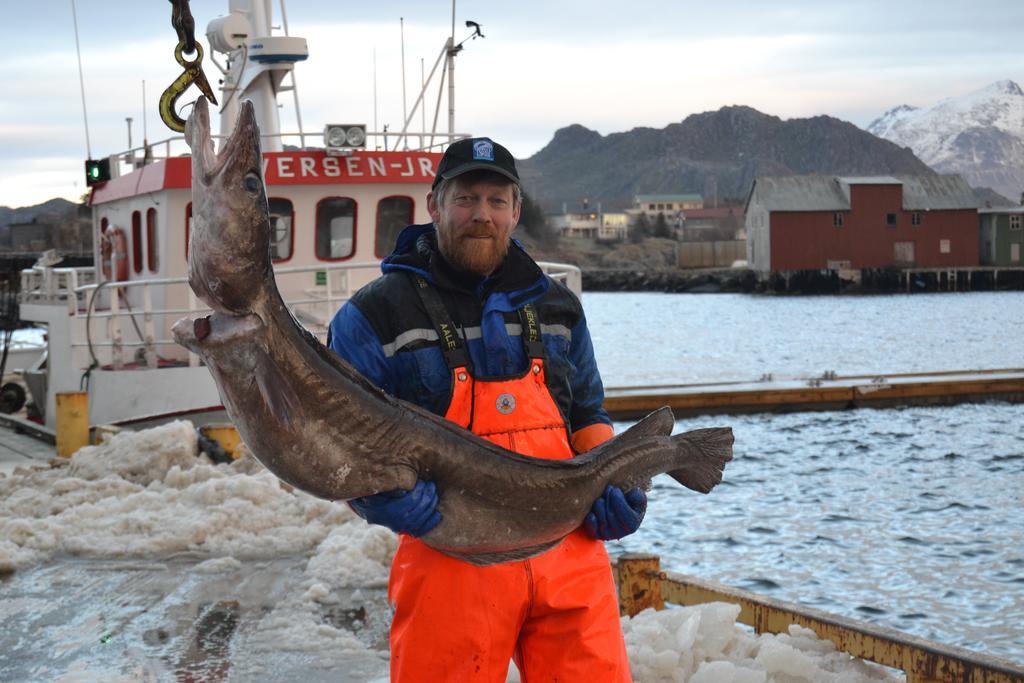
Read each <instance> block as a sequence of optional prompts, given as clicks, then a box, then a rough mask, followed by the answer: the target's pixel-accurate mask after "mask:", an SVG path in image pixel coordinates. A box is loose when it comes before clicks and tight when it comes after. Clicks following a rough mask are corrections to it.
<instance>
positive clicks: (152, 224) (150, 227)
mask: <svg viewBox="0 0 1024 683" xmlns="http://www.w3.org/2000/svg"><path fill="white" fill-rule="evenodd" d="M157 244H158V240H157V236H156V209H154V208H152V207H150V208H149V209H148V210H147V211H146V266H147V267H148V268H149V272H151V273H155V272H157V270H159V269H160V260H159V258H158V257H157V251H156V250H157Z"/></svg>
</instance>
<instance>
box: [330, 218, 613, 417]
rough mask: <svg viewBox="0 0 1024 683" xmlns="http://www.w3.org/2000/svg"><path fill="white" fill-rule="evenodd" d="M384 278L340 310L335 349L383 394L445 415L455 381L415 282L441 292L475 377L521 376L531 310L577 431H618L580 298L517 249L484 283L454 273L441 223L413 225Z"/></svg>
mask: <svg viewBox="0 0 1024 683" xmlns="http://www.w3.org/2000/svg"><path fill="white" fill-rule="evenodd" d="M381 270H382V271H383V273H384V275H383V276H382V277H380V278H378V279H376V280H374V281H373V282H371V283H370V284H368V285H366V286H365V287H363V288H362V289H360V290H359V291H358V292H356V294H355V295H354V296H353V297H352V298H351V299H350V300H349V301H348V302H347V303H346V304H345V305H344V306H342V308H341V309H340V310H339V311H338V313H337V314H336V315H335V316H334V319H333V320H332V321H331V325H330V328H329V330H328V335H327V337H328V338H327V344H328V346H329V347H330V348H331V349H332V350H333V351H334V352H335V353H337V354H338V355H340V356H341V357H342V358H344V359H345V360H347V361H348V362H349V363H351V364H352V365H353V366H354V367H355V368H356V369H357V370H358V371H359V372H361V373H362V374H363V375H364V376H365V377H366V378H367V379H369V380H370V381H371V382H373V383H374V384H376V385H377V386H379V387H381V388H382V389H384V391H386V392H388V393H389V394H392V395H393V396H397V397H398V398H401V399H404V400H406V401H409V402H411V403H415V404H417V405H419V406H421V407H423V408H426V409H427V410H430V411H432V412H434V413H436V414H438V415H442V416H443V415H444V414H445V412H446V411H447V409H448V404H449V402H450V399H451V395H452V377H451V372H450V370H449V367H448V365H447V363H446V361H445V357H444V354H443V353H442V351H441V347H440V344H439V340H438V334H437V332H436V331H435V327H434V324H433V322H432V321H431V319H430V316H429V315H428V314H427V311H426V308H425V306H424V304H423V303H422V300H421V298H420V297H419V296H418V295H417V293H416V290H415V289H414V277H411V276H420V277H422V278H424V279H425V280H427V281H428V282H429V283H431V284H432V285H434V287H435V289H436V291H437V292H438V293H439V294H440V296H441V299H442V301H443V302H444V305H445V308H446V309H447V311H448V313H449V314H450V316H451V318H452V321H453V322H454V323H455V325H456V326H457V327H458V328H459V332H460V336H461V337H462V339H463V342H464V343H465V345H466V347H467V350H468V352H469V358H470V369H471V372H472V373H473V376H474V377H476V378H478V379H481V380H497V379H505V378H509V377H515V376H519V375H522V374H523V373H524V372H526V370H527V367H528V364H529V359H528V358H527V357H526V352H525V350H524V345H523V343H522V340H521V338H520V333H521V330H522V326H521V324H520V318H519V315H518V312H517V311H518V309H520V308H521V307H523V306H524V305H526V304H529V303H532V304H533V306H534V308H535V309H536V311H537V317H538V318H539V319H540V322H541V337H542V341H543V344H544V352H545V356H546V360H545V368H546V375H547V382H548V388H549V390H550V391H551V395H552V396H553V398H554V400H555V403H556V405H557V406H558V409H559V410H560V411H561V413H562V417H563V418H564V419H565V422H566V425H567V426H568V427H569V429H570V431H571V432H576V431H578V430H580V429H582V428H584V427H588V426H590V425H592V424H595V423H599V422H603V423H606V424H610V420H609V418H608V414H607V413H606V412H605V410H604V408H603V406H602V404H603V403H604V387H603V386H602V384H601V376H600V374H599V373H598V370H597V363H596V362H595V361H594V349H593V345H592V344H591V341H590V333H589V331H588V330H587V323H586V319H585V318H584V315H583V307H582V306H581V305H580V302H579V299H577V298H576V296H575V295H574V294H573V293H572V292H570V291H569V290H568V289H567V288H566V287H565V286H563V285H561V284H559V283H557V282H554V281H553V280H551V278H549V277H548V276H547V275H545V274H544V273H543V272H542V271H541V269H540V267H539V266H538V265H537V264H536V262H534V260H533V259H532V258H530V257H529V255H527V253H526V252H525V251H524V250H523V248H522V247H521V246H520V245H519V243H518V242H516V241H514V240H513V242H512V244H511V246H510V247H509V252H508V256H507V257H506V259H505V262H504V263H503V264H502V265H501V266H500V267H499V268H498V270H497V271H495V272H494V273H493V274H492V275H491V276H489V277H486V278H481V277H479V276H476V275H472V274H467V273H464V272H461V271H457V270H455V269H453V268H452V267H451V266H450V265H448V263H447V262H446V261H445V260H444V259H443V258H442V257H441V255H440V253H439V252H438V250H437V242H436V232H435V230H434V226H433V224H426V225H410V226H408V227H407V228H405V230H403V231H402V233H401V234H400V235H399V237H398V241H397V244H396V247H395V250H394V252H392V254H391V255H390V256H388V257H387V258H386V259H384V262H383V263H382V264H381Z"/></svg>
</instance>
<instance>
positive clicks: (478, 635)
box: [328, 138, 647, 683]
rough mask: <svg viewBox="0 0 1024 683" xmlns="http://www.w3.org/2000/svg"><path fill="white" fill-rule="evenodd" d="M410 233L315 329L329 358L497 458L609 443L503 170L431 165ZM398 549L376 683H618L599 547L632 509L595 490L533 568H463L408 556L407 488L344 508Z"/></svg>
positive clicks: (579, 331) (473, 152) (582, 338)
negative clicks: (387, 672) (423, 204)
mask: <svg viewBox="0 0 1024 683" xmlns="http://www.w3.org/2000/svg"><path fill="white" fill-rule="evenodd" d="M427 208H428V210H429V213H430V216H431V218H432V220H433V223H432V224H426V225H411V226H409V227H407V228H406V229H405V230H404V231H403V232H402V233H401V235H400V236H399V237H398V240H397V245H396V247H395V250H394V252H393V253H392V254H391V255H390V256H388V257H387V258H386V259H385V260H384V262H383V264H382V270H383V272H384V275H383V277H381V278H379V279H378V280H376V281H374V282H373V283H371V284H369V285H367V286H366V287H364V288H363V289H361V290H360V291H359V292H358V293H357V294H356V295H355V296H354V297H353V298H352V299H351V301H349V302H348V303H347V304H345V306H344V307H342V309H341V310H340V311H339V312H338V314H337V315H336V316H335V318H334V320H333V321H332V323H331V326H330V335H329V337H330V338H329V342H328V343H329V345H330V347H331V348H332V349H333V350H334V351H335V352H336V353H338V354H339V355H340V356H342V357H343V358H344V359H345V360H347V361H348V362H350V363H351V364H352V365H353V366H354V367H355V368H356V369H358V370H359V371H360V372H361V373H362V374H363V375H364V376H365V377H366V378H368V379H369V380H370V381H372V382H373V383H375V384H376V385H377V386H379V387H381V388H382V389H384V390H385V391H386V392H388V393H390V394H392V395H394V396H396V397H398V398H401V399H404V400H406V401H409V402H412V403H415V404H417V405H419V406H421V407H423V408H426V409H427V410H430V411H432V412H434V413H436V414H438V415H442V416H444V417H446V418H447V419H449V420H451V421H453V422H455V423H457V424H459V425H460V426H462V427H464V428H466V429H468V430H470V431H472V432H473V433H475V434H477V435H479V436H481V437H483V438H485V439H487V440H489V441H492V442H493V443H496V444H498V445H500V446H502V447H504V448H507V449H508V450H511V451H514V452H516V453H520V454H523V455H526V456H532V457H535V458H541V459H555V460H559V459H569V458H572V457H573V456H575V455H577V454H578V453H582V452H585V451H587V450H590V449H591V448H593V447H595V446H597V445H598V444H601V443H602V442H604V441H606V440H608V439H610V438H611V437H612V435H613V432H612V427H611V424H610V420H609V418H608V415H607V413H606V412H605V411H604V409H603V408H602V403H603V399H604V390H603V387H602V384H601V378H600V375H599V373H598V370H597V366H596V363H595V360H594V354H593V347H592V345H591V341H590V334H589V332H588V330H587V326H586V320H585V318H584V316H583V310H582V307H581V305H580V302H579V301H578V299H577V298H576V297H575V296H574V295H573V294H572V293H571V292H569V291H568V290H567V289H566V288H565V287H563V286H562V285H560V284H557V283H555V282H553V281H552V280H551V279H550V278H548V277H547V276H546V275H544V274H543V272H542V271H541V269H540V268H539V266H538V265H537V264H536V263H535V262H534V261H533V259H531V258H530V257H529V256H528V255H527V254H526V252H525V251H524V250H523V249H522V247H521V246H520V245H519V244H518V243H517V242H515V241H513V240H512V239H511V233H512V231H513V229H514V228H515V226H516V224H517V222H518V220H519V215H520V209H521V189H520V183H519V175H518V172H517V170H516V166H515V161H514V159H513V157H512V155H511V154H510V153H509V152H508V150H506V149H505V148H504V147H502V146H501V145H499V144H497V143H494V142H493V141H491V140H489V139H487V138H472V139H467V140H461V141H459V142H456V143H454V144H453V145H451V146H450V147H449V148H448V151H447V152H446V153H445V155H444V157H443V158H442V160H441V162H440V164H439V166H438V170H437V176H436V178H435V181H434V185H433V188H432V191H431V192H430V193H429V194H428V195H427ZM351 504H352V506H353V508H355V510H356V511H357V512H358V513H359V514H360V515H361V516H363V517H364V518H366V520H367V521H369V522H371V523H375V524H382V525H384V526H387V527H388V528H390V529H392V530H393V531H395V532H397V533H399V534H400V535H401V540H400V544H399V549H398V552H397V554H396V555H395V559H394V562H393V564H392V568H391V577H390V581H389V587H388V592H389V597H390V599H391V601H392V603H393V604H394V605H395V615H394V620H393V623H392V627H391V678H392V680H393V681H397V682H399V683H401V682H403V681H423V680H432V681H433V680H436V681H442V680H443V681H455V680H458V681H469V680H472V681H504V680H505V677H506V675H507V670H508V662H509V659H514V660H515V661H516V664H517V666H518V668H519V670H520V672H521V674H522V680H523V681H529V682H531V683H532V682H533V681H541V680H551V681H553V680H559V681H580V680H586V681H588V682H590V683H598V682H603V681H628V680H630V675H629V663H628V661H627V659H626V651H625V646H624V644H623V640H622V632H621V628H620V626H619V616H618V603H617V600H616V596H615V588H614V584H613V581H612V575H611V569H610V565H609V561H608V556H607V553H606V552H605V549H604V546H603V544H602V541H604V540H615V539H619V538H622V537H624V536H626V535H628V534H631V533H633V532H634V531H636V530H637V528H639V526H640V523H641V521H642V520H643V517H644V512H645V509H646V505H647V499H646V496H645V495H644V493H643V491H642V490H640V489H638V488H637V489H632V490H630V491H627V492H623V491H622V490H621V489H619V488H616V487H615V486H611V485H609V486H608V487H607V488H606V489H605V491H604V494H603V495H602V496H600V497H599V498H598V499H597V500H596V501H594V503H593V507H592V509H591V512H590V514H588V515H587V517H586V519H585V521H584V523H583V526H582V527H581V528H579V529H577V530H576V531H575V532H573V533H571V534H570V535H569V536H567V537H566V538H565V539H564V540H563V541H562V542H561V543H558V544H557V545H555V546H554V547H552V548H551V549H550V550H547V551H546V552H544V553H542V554H540V555H537V556H536V557H532V558H530V559H525V560H522V559H514V560H510V561H507V562H500V563H497V564H491V565H490V566H477V565H475V564H470V563H469V562H465V561H462V560H460V559H456V558H454V557H451V556H450V555H447V554H443V553H441V552H438V551H437V550H435V549H433V548H431V547H429V546H427V545H426V544H425V543H423V542H421V541H420V540H418V537H420V536H422V535H424V534H426V533H427V532H429V531H430V530H431V529H433V528H434V527H435V526H436V525H437V524H438V523H439V522H440V521H441V513H440V512H439V511H438V504H439V498H438V493H437V490H436V487H435V484H434V483H433V482H430V481H424V480H422V479H420V480H418V481H417V482H416V485H415V486H414V487H413V488H412V489H411V490H396V491H390V492H385V493H379V494H377V495H373V496H365V497H362V498H356V499H354V500H352V501H351Z"/></svg>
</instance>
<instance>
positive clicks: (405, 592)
mask: <svg viewBox="0 0 1024 683" xmlns="http://www.w3.org/2000/svg"><path fill="white" fill-rule="evenodd" d="M432 294H433V295H434V296H436V292H432ZM434 296H431V295H429V294H428V295H425V296H424V299H428V298H429V299H432V301H431V302H429V303H428V310H431V309H433V310H432V317H433V318H434V319H435V325H436V323H437V322H438V320H437V316H438V315H439V312H438V311H439V309H437V304H440V303H441V302H440V298H439V297H437V298H434ZM522 319H523V339H524V343H525V344H526V347H527V351H528V355H529V356H530V364H529V367H528V368H527V371H526V372H525V373H524V374H523V375H522V376H521V377H516V378H512V379H504V380H500V381H483V380H478V379H475V378H474V377H473V375H472V373H471V372H470V370H469V367H468V360H467V359H468V356H467V355H465V354H464V353H463V354H452V355H450V354H448V353H446V357H448V358H449V367H450V368H451V371H452V384H453V391H452V399H451V403H450V404H449V406H448V410H447V412H446V414H445V417H447V418H448V419H449V420H452V421H453V422H456V423H457V424H459V425H461V426H463V427H465V428H467V429H469V430H470V431H472V432H473V433H474V434H478V435H479V436H481V437H483V438H485V439H488V440H489V441H492V442H494V443H496V444H498V445H500V446H503V447H505V448H507V449H509V450H512V451H515V452H517V453H521V454H523V455H529V456H533V457H537V458H552V459H567V458H571V457H573V455H574V451H573V448H572V446H570V444H569V439H568V432H567V429H566V425H565V423H564V421H563V419H562V416H561V413H560V412H559V410H558V407H557V406H556V405H555V401H554V399H553V398H552V396H551V393H550V392H549V391H548V388H547V384H546V382H545V370H544V353H543V345H542V343H541V342H540V338H539V323H538V322H537V320H536V316H535V314H534V313H533V311H532V307H527V309H526V313H525V314H524V315H523V316H522ZM448 323H449V324H450V321H448ZM452 329H453V328H452ZM460 342H461V340H456V346H461V343H460ZM459 361H461V364H459ZM593 427H594V428H586V429H584V430H581V432H580V433H578V434H577V435H576V436H581V437H584V440H589V441H591V443H589V444H588V447H589V446H594V445H596V444H597V443H600V441H602V440H604V439H606V438H608V437H610V436H611V434H612V432H611V428H610V427H608V426H607V425H603V424H602V425H594V426H593ZM586 432H590V434H589V435H587V434H585V433H586ZM574 441H575V442H576V445H577V447H578V448H579V447H580V441H581V440H580V439H574ZM388 597H389V599H390V600H391V603H392V604H393V605H394V606H395V615H394V619H393V621H392V625H391V680H392V681H393V682H395V683H409V682H411V681H430V682H434V681H437V682H440V681H474V682H475V681H489V682H494V683H503V682H504V681H505V679H506V676H507V672H508V664H509V660H510V659H515V662H516V665H517V666H518V668H519V671H520V674H521V678H522V681H523V683H539V682H541V681H564V682H566V683H570V682H575V681H585V682H586V683H610V682H616V683H618V682H621V681H627V682H628V681H630V675H629V662H628V660H627V658H626V648H625V644H624V642H623V638H622V629H621V627H620V625H619V609H618V601H617V599H616V594H615V586H614V583H613V580H612V574H611V568H610V565H609V561H608V554H607V553H606V552H605V549H604V544H603V543H602V542H601V541H598V540H595V539H593V538H591V537H590V536H588V535H587V534H586V533H585V532H584V531H583V530H582V529H577V530H576V531H575V532H573V533H572V534H570V535H569V536H568V537H567V538H566V539H565V540H564V541H562V542H561V543H560V544H558V545H557V546H556V547H554V548H552V549H551V550H548V551H547V552H545V553H543V554H542V555H539V556H537V557H533V558H531V559H529V560H521V561H515V562H506V563H502V564H497V565H492V566H489V567H478V566H475V565H471V564H469V563H467V562H463V561H461V560H457V559H455V558H452V557H449V556H447V555H444V554H442V553H440V552H438V551H436V550H433V549H432V548H430V547H428V546H427V545H426V544H424V543H423V542H421V541H419V540H417V539H415V538H413V537H411V536H407V535H404V534H403V535H402V536H401V537H400V543H399V547H398V552H397V553H396V554H395V558H394V560H393V562H392V565H391V578H390V581H389V584H388Z"/></svg>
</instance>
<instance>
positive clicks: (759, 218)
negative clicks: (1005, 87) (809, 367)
mask: <svg viewBox="0 0 1024 683" xmlns="http://www.w3.org/2000/svg"><path fill="white" fill-rule="evenodd" d="M745 213H746V221H745V222H746V228H747V261H748V264H749V266H750V268H752V269H754V270H756V271H759V272H762V273H764V272H780V271H800V270H826V269H827V270H843V269H865V268H908V267H917V268H944V267H949V268H954V267H966V266H976V265H978V263H979V253H978V251H979V250H978V203H977V200H976V199H975V197H974V193H973V192H972V191H971V188H970V186H968V184H967V183H966V182H965V181H964V179H963V178H961V177H960V176H958V175H936V176H900V177H892V176H872V177H834V176H785V177H762V178H757V179H756V180H755V181H754V185H753V187H752V188H751V191H750V194H749V195H748V197H747V203H746V211H745Z"/></svg>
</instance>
